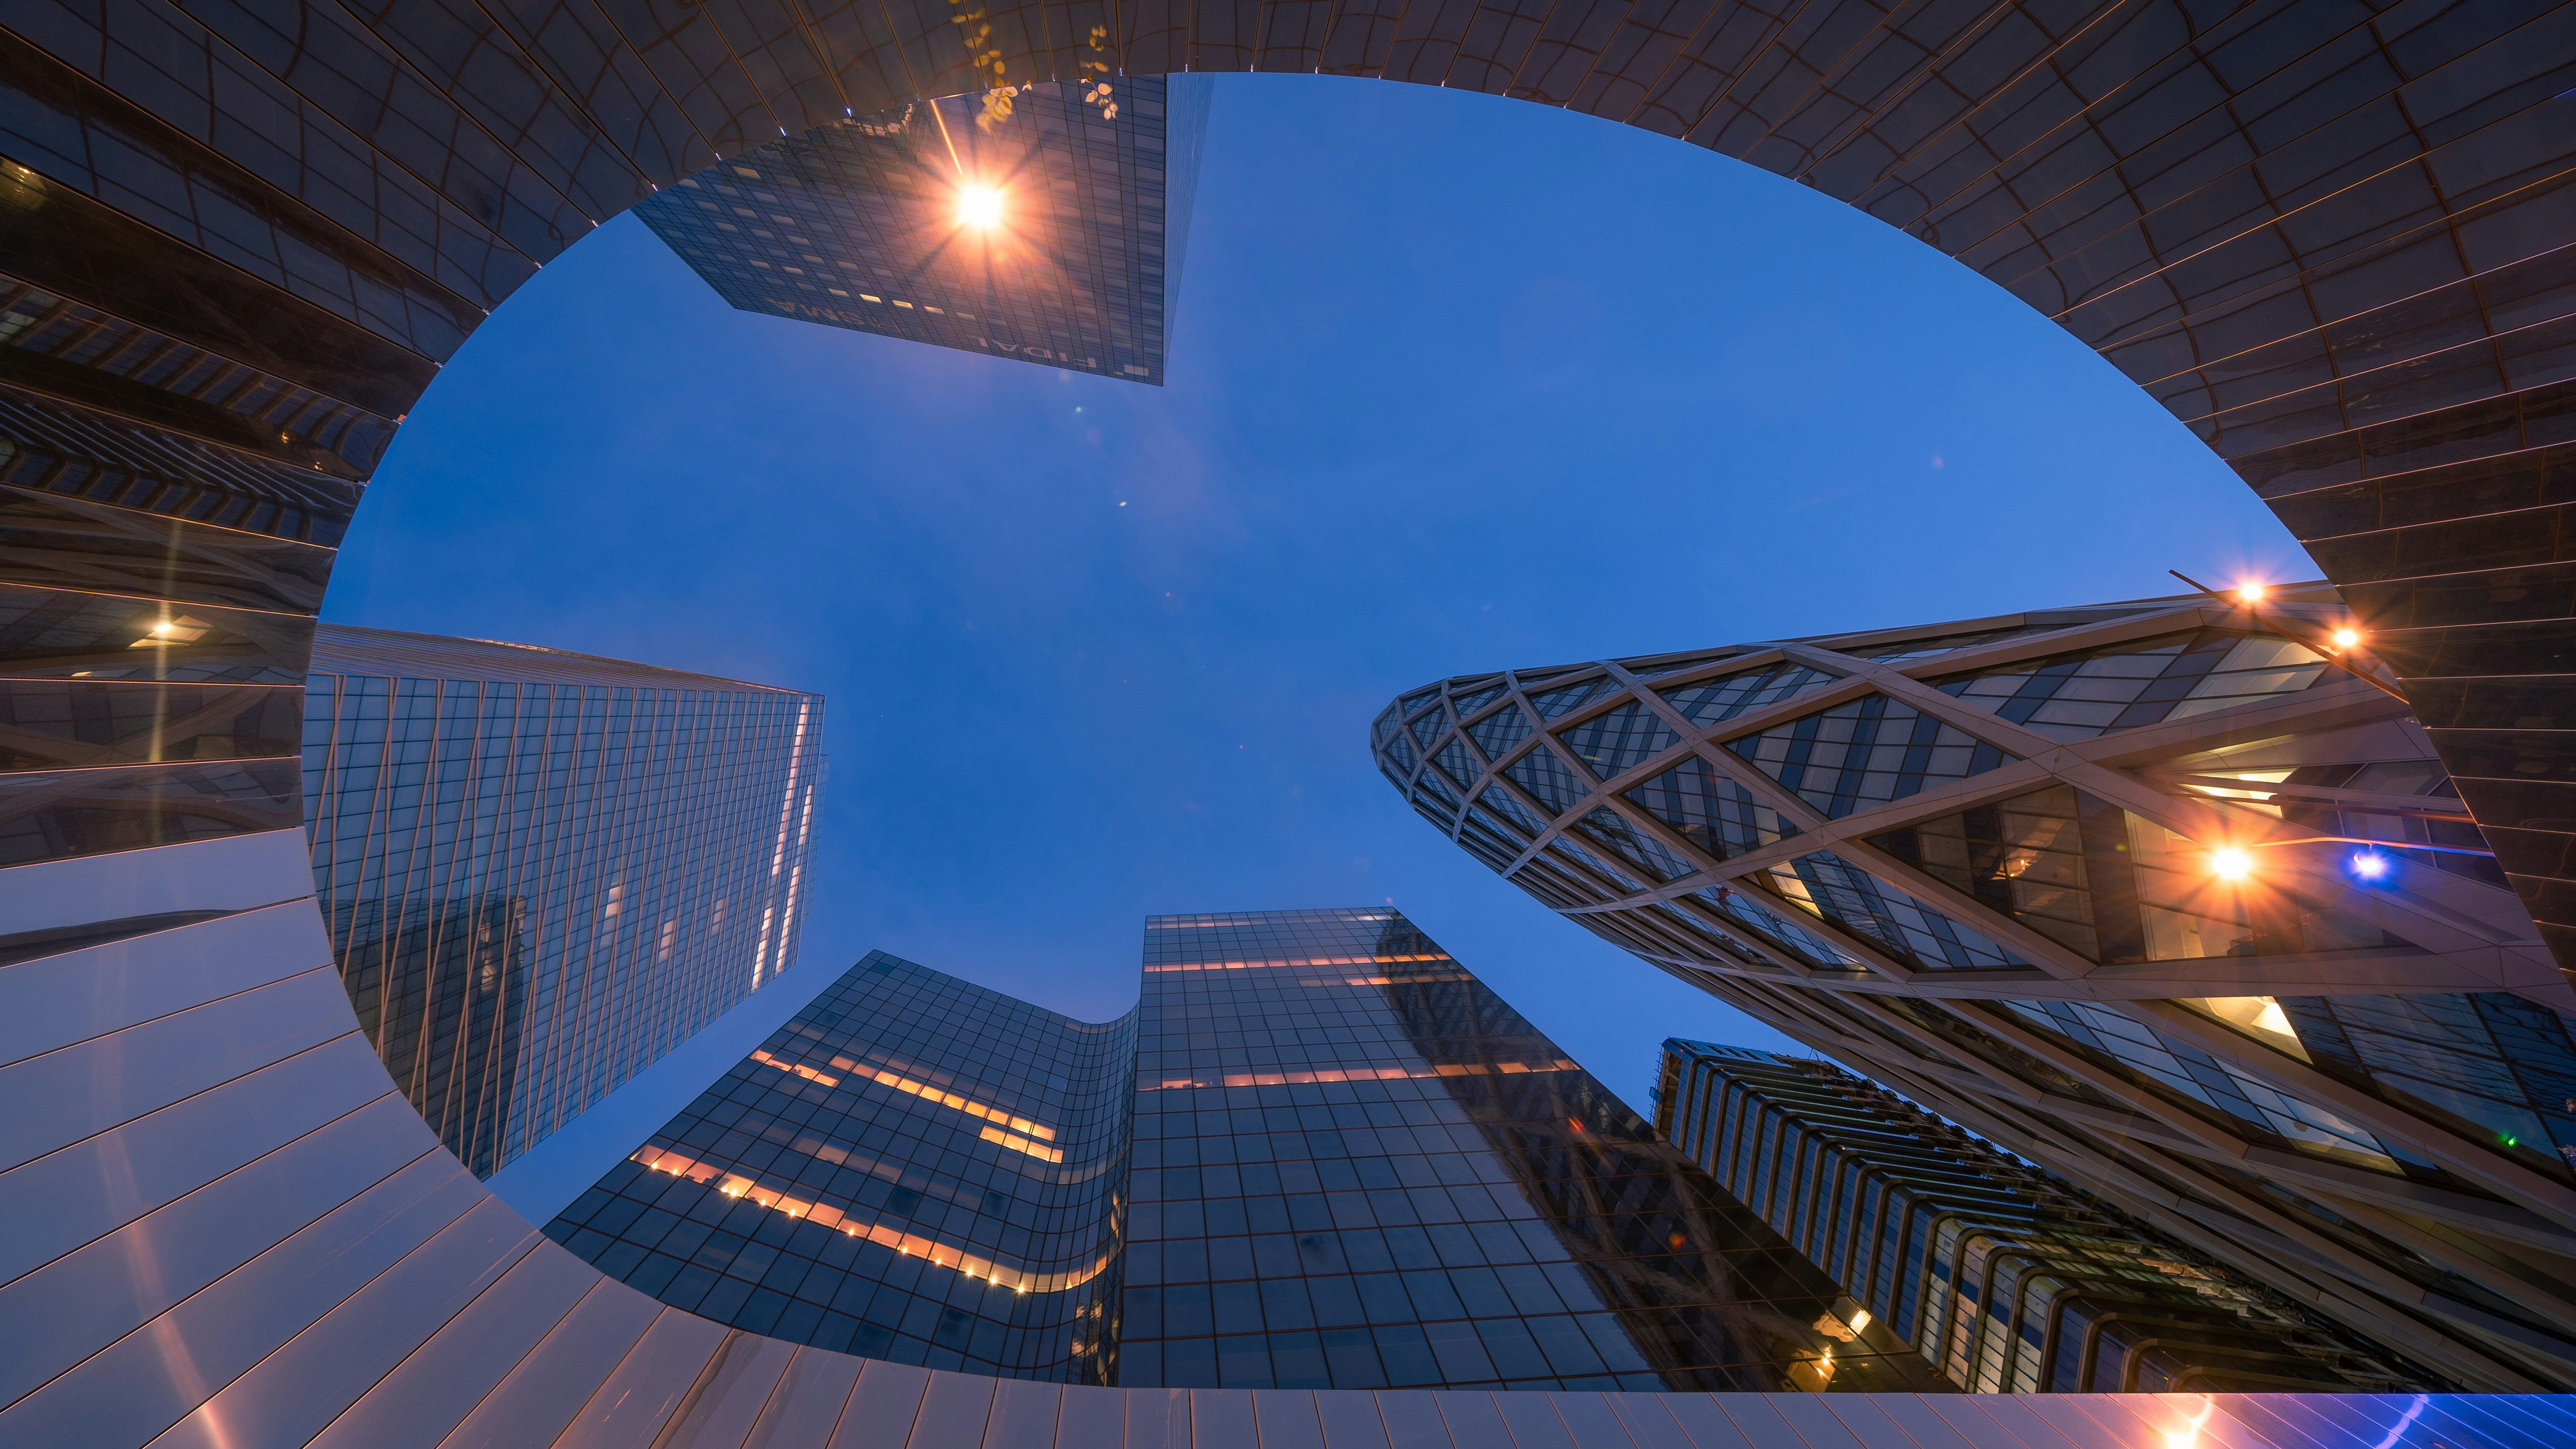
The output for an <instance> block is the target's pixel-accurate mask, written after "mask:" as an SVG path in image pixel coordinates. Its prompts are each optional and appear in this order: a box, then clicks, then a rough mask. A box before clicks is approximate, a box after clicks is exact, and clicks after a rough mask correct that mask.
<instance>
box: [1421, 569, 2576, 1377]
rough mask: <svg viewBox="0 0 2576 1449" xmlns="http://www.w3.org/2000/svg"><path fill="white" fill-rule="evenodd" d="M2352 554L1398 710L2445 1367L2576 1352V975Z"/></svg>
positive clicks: (2050, 1162) (1665, 911)
mask: <svg viewBox="0 0 2576 1449" xmlns="http://www.w3.org/2000/svg"><path fill="white" fill-rule="evenodd" d="M2348 622H2349V620H2348V616H2346V615H2345V613H2344V611H2343V609H2342V606H2341V605H2340V603H2339V602H2338V601H2337V600H2336V599H2335V597H2334V595H2333V593H2332V592H2331V591H2330V590H2328V589H2325V588H2323V587H2321V586H2320V587H2313V588H2301V589H2285V590H2276V591H2275V592H2274V593H2273V595H2272V596H2271V597H2270V598H2269V599H2267V600H2265V601H2263V602H2261V603H2260V604H2259V605H2247V604H2244V603H2242V602H2241V601H2238V600H2236V599H2234V598H2233V597H2230V598H2218V597H2215V596H2193V597H2189V598H2182V599H2166V600H2150V601H2144V602H2139V603H2131V604H2120V605H2105V606H2101V607H2096V608H2084V609H2068V610H2059V611H2054V612H2049V613H2034V614H2027V615H2016V616H2010V617H2002V618H1994V619H1986V620H1978V621H1972V622H1965V623H1958V624H1948V625H1939V626H1925V627H1922V628H1916V629H1910V630H1888V631H1882V632H1879V633H1874V634H1867V635H1854V636H1842V637H1835V638H1818V639H1806V640H1784V641H1775V642H1770V643H1756V644H1745V645H1738V646H1734V647H1731V648H1725V649H1714V650H1704V651H1699V652H1696V653H1690V654H1681V655H1671V656H1663V657H1656V658H1643V659H1628V660H1619V661H1613V662H1610V663H1606V664H1595V665H1584V666H1578V667H1574V668H1555V669H1544V670H1532V671H1528V672H1526V673H1511V674H1500V675H1482V676H1476V677H1472V678H1462V679H1457V680H1452V681H1449V682H1446V683H1444V684H1440V685H1435V686H1432V687H1429V688H1426V689H1422V690H1417V691H1415V692H1413V693H1410V694H1407V695H1406V696H1404V698H1403V699H1402V700H1400V701H1399V702H1398V703H1397V704H1396V705H1395V706H1393V707H1391V708H1390V709H1389V710H1388V711H1387V712H1386V714H1385V715H1384V716H1383V717H1381V718H1380V719H1379V720H1378V722H1377V725H1376V727H1375V731H1374V735H1373V743H1374V746H1375V750H1376V753H1377V757H1378V762H1379V765H1380V767H1381V768H1382V769H1383V770H1384V771H1385V772H1386V773H1387V775H1388V776H1389V777H1390V778H1391V779H1393V780H1394V781H1395V782H1396V783H1397V784H1398V786H1399V787H1400V788H1402V789H1403V790H1404V791H1405V793H1406V794H1407V796H1408V798H1410V799H1411V801H1412V802H1413V804H1414V807H1415V808H1416V809H1417V810H1418V811H1420V812H1421V813H1422V814H1423V815H1424V816H1425V817H1426V818H1428V819H1430V820H1431V821H1432V822H1433V823H1435V824H1436V825H1438V826H1439V827H1440V828H1441V829H1442V830H1443V831H1445V832H1448V833H1450V834H1451V835H1452V837H1453V838H1454V839H1456V840H1457V842H1458V843H1459V844H1460V845H1462V846H1464V847H1465V848H1466V849H1467V850H1469V851H1470V852H1472V853H1474V854H1475V855H1476V856H1477V857H1478V858H1479V859H1481V860H1483V861H1485V862H1486V863H1487V864H1488V865H1490V866H1492V867H1493V868H1494V869H1495V870H1497V871H1499V872H1501V873H1503V874H1505V875H1506V876H1508V877H1509V878H1510V879H1511V880H1512V881H1513V883H1514V884H1516V885H1519V886H1521V887H1522V888H1523V889H1524V890H1527V891H1528V892H1529V893H1530V894H1532V895H1535V896H1537V897H1538V898H1539V899H1541V900H1542V901H1544V902H1546V903H1547V904H1548V905H1550V906H1552V907H1554V908H1555V909H1557V910H1558V911H1560V912H1562V913H1564V914H1565V915H1566V916H1567V917H1568V918H1570V919H1572V920H1574V921H1576V922H1577V923H1579V924H1581V925H1583V926H1585V927H1587V928H1588V929H1590V930H1592V931H1594V932H1595V933H1596V934H1599V935H1601V936H1602V937H1604V938H1605V939H1607V940H1610V941H1612V942H1613V943H1615V944H1618V945H1620V946H1622V947H1625V948H1627V949H1628V950H1630V951H1633V952H1635V953H1636V954H1638V955H1640V956H1643V957H1644V958H1646V959H1647V960H1649V961H1651V962H1653V963H1655V964H1656V965H1658V966H1660V967H1662V968H1663V969H1665V970H1667V971H1669V972H1671V973H1673V974H1674V975H1676V976H1679V977H1681V978H1683V979H1684V980H1687V981H1690V982H1692V983H1694V984H1696V985H1699V986H1701V987H1703V988H1705V989H1706V990H1708V991H1710V992H1711V993H1713V994H1715V995H1717V996H1719V997H1720V998H1722V999H1724V1000H1726V1001H1728V1002H1731V1003H1733V1004H1735V1005H1737V1006H1740V1007H1742V1008H1743V1009H1745V1010H1746V1011H1749V1012H1751V1013H1753V1014H1754V1015H1755V1016H1757V1017H1758V1018H1760V1019H1762V1020H1763V1021H1766V1022H1768V1023H1770V1024H1772V1025H1774V1026H1777V1027H1778V1028H1779V1029H1780V1030H1782V1031H1784V1032H1786V1033H1788V1034H1789V1035H1791V1036H1792V1037H1795V1038H1797V1039H1798V1040H1800V1041H1802V1042H1805V1043H1806V1044H1808V1045H1810V1046H1812V1047H1814V1048H1816V1049H1817V1050H1819V1051H1822V1052H1825V1053H1828V1054H1830V1055H1832V1056H1835V1057H1837V1058H1840V1059H1841V1060H1843V1061H1845V1062H1847V1063H1850V1064H1851V1065H1853V1066H1855V1067H1857V1068H1860V1069H1862V1070H1865V1071H1866V1072H1867V1073H1869V1074H1870V1075H1871V1076H1873V1077H1876V1078H1878V1079H1880V1080H1882V1081H1885V1082H1887V1083H1889V1084H1890V1085H1891V1086H1894V1087H1896V1088H1898V1089H1899V1090H1901V1091H1903V1092H1904V1093H1905V1094H1906V1095H1907V1096H1908V1097H1910V1098H1912V1099H1914V1100H1918V1101H1921V1102H1924V1103H1927V1104H1929V1105H1932V1106H1934V1107H1937V1108H1938V1109H1939V1110H1940V1111H1941V1112H1942V1113H1943V1114H1944V1115H1946V1116H1948V1117H1950V1118H1952V1119H1953V1120H1955V1121H1958V1122H1960V1123H1963V1124H1965V1125H1966V1126H1967V1127H1969V1128H1970V1129H1972V1130H1974V1131H1975V1132H1977V1133H1978V1134H1980V1135H1982V1136H1984V1137H1987V1138H1989V1139H1991V1140H1993V1141H1995V1142H1997V1143H1999V1144H2001V1145H2002V1146H2004V1147H2006V1148H2008V1149H2010V1150H2011V1151H2013V1152H2015V1153H2018V1154H2021V1155H2022V1156H2024V1157H2027V1158H2029V1159H2031V1160H2033V1161H2035V1162H2038V1163H2040V1164H2042V1165H2044V1166H2045V1167H2047V1168H2049V1169H2050V1170H2051V1171H2054V1172H2057V1173H2061V1174H2063V1175H2065V1176H2067V1177H2069V1178H2071V1179H2073V1180H2075V1181H2078V1182H2080V1183H2082V1184H2084V1185H2085V1186H2086V1187H2087V1188H2088V1189H2091V1190H2093V1191H2095V1192H2097V1193H2099V1194H2101V1195H2102V1196H2103V1197H2105V1198H2106V1199H2108V1200H2110V1201H2112V1202H2113V1203H2116V1204H2117V1205H2119V1206H2120V1207H2122V1208H2124V1209H2126V1210H2128V1211H2131V1212H2134V1213H2137V1214H2139V1215H2141V1216H2142V1217H2144V1218H2146V1219H2147V1220H2149V1221H2151V1222H2152V1223H2154V1224H2155V1225H2156V1226H2157V1227H2158V1228H2160V1229H2161V1230H2163V1231H2165V1232H2168V1233H2172V1234H2174V1235H2175V1236H2177V1237H2178V1238H2180V1239H2182V1240H2183V1241H2185V1242H2187V1243H2189V1244H2191V1245H2192V1246H2194V1247H2195V1248H2198V1249H2199V1250H2201V1251H2203V1252H2207V1253H2209V1254H2211V1255H2213V1256H2215V1257H2217V1258H2219V1259H2221V1260H2223V1261H2225V1262H2227V1263H2229V1264H2230V1265H2231V1266H2233V1267H2235V1268H2237V1269H2239V1270H2241V1271H2244V1272H2246V1273H2248V1274H2250V1275H2251V1276H2253V1277H2254V1278H2256V1279H2257V1280H2258V1281H2261V1282H2263V1283H2265V1284H2266V1285H2267V1286H2269V1287H2272V1288H2274V1289H2277V1290H2279V1291H2282V1292H2284V1293H2287V1294H2288V1295H2289V1296H2290V1297H2292V1298H2294V1299H2296V1300H2298V1301H2300V1302H2303V1303H2306V1304H2309V1305H2311V1306H2313V1307H2315V1308H2317V1309H2318V1310H2319V1311H2321V1312H2324V1313H2325V1314H2327V1315H2328V1316H2330V1317H2331V1318H2333V1319H2335V1320H2336V1321H2337V1322H2339V1323H2341V1324H2343V1325H2345V1326H2346V1327H2348V1328H2350V1329H2353V1330H2355V1331H2359V1332H2361V1333H2364V1334H2366V1335H2368V1336H2369V1337H2370V1338H2371V1339H2372V1340H2374V1341H2375V1342H2378V1343H2380V1344H2383V1345H2385V1346H2386V1347H2387V1348H2388V1349H2389V1350H2390V1351H2392V1352H2395V1353H2397V1354H2401V1355H2403V1356H2405V1357H2407V1358H2409V1359H2411V1360H2413V1361H2415V1362H2419V1363H2422V1364H2425V1365H2427V1366H2428V1367H2429V1368H2431V1369H2432V1370H2433V1371H2434V1372H2435V1373H2438V1374H2441V1375H2445V1376H2449V1377H2453V1378H2457V1379H2459V1380H2461V1381H2463V1382H2467V1383H2473V1384H2480V1385H2484V1386H2490V1387H2500V1386H2505V1385H2513V1384H2520V1385H2535V1384H2547V1385H2551V1386H2558V1387H2564V1386H2568V1385H2576V1044H2571V1043H2576V996H2571V994H2570V991H2569V988H2568V986H2567V984H2566V980H2565V978H2564V977H2562V976H2561V975H2560V973H2559V972H2558V971H2557V970H2556V969H2555V967H2554V966H2553V964H2552V962H2551V960H2550V958H2549V955H2548V952H2547V951H2546V949H2545V948H2544V947H2543V945H2542V944H2541V942H2539V941H2538V940H2537V939H2535V937H2534V933H2533V929H2532V925H2531V917H2530V915H2529V914H2528V913H2527V912H2526V911H2525V910H2524V909H2523V907H2522V905H2521V904H2520V902H2519V901H2517V899H2516V898H2515V895H2514V893H2513V891H2512V890H2510V889H2509V888H2507V886H2506V884H2505V881H2504V877H2503V876H2502V875H2501V874H2500V873H2499V872H2498V871H2497V869H2496V866H2495V862H2494V860H2493V858H2492V857H2491V856H2490V855H2489V854H2487V853H2486V842H2485V841H2484V839H2483V838H2482V837H2481V835H2480V834H2479V832H2478V830H2477V828H2476V827H2475V826H2474V825H2473V824H2471V823H2470V821H2469V820H2468V818H2467V814H2466V812H2465V811H2464V810H2463V808H2462V806H2461V802H2460V798H2459V796H2458V794H2457V793H2456V792H2455V791H2454V790H2453V789H2452V787H2451V784H2450V781H2449V779H2448V777H2447V776H2446V774H2445V773H2444V771H2443V770H2442V767H2441V765H2440V763H2439V762H2438V761H2437V760H2436V759H2435V758H2434V756H2433V752H2432V749H2431V747H2430V745H2429V743H2428V742H2427V740H2426V737H2425V734H2424V731H2423V730H2422V729H2421V728H2420V727H2419V726H2418V725H2417V724H2416V722H2415V720H2414V718H2413V717H2412V716H2411V715H2410V714H2409V713H2408V712H2407V708H2406V706H2405V705H2404V704H2403V703H2402V702H2400V701H2399V700H2397V699H2396V698H2394V697H2392V696H2391V695H2389V694H2387V693H2384V692H2382V691H2381V690H2380V689H2379V688H2377V687H2375V684H2374V682H2372V681H2371V680H2370V679H2367V678H2364V677H2360V676H2357V675H2356V673H2355V672H2354V669H2355V667H2357V668H2358V669H2360V670H2362V671H2365V672H2369V671H2374V670H2375V669H2376V666H2375V665H2373V664H2371V663H2369V662H2368V661H2367V657H2366V656H2356V659H2357V660H2358V663H2357V664H2356V665H2355V667H2347V665H2346V663H2345V662H2344V661H2343V660H2342V659H2339V658H2338V657H2336V656H2337V653H2338V651H2339V650H2340V649H2341V648H2343V647H2344V646H2343V645H2339V644H2338V643H2337V642H2336V641H2335V639H2334V637H2333V635H2334V631H2335V630H2336V629H2338V628H2341V627H2343V626H2345V625H2346V624H2347V623H2348Z"/></svg>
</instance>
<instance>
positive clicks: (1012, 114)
mask: <svg viewBox="0 0 2576 1449" xmlns="http://www.w3.org/2000/svg"><path fill="white" fill-rule="evenodd" d="M1014 89H1015V90H1016V92H1017V93H1016V94H1015V95H1014V96H1012V97H1010V98H1009V104H1008V106H1007V108H1004V109H1002V111H1001V113H1000V114H998V115H997V114H995V113H994V112H995V108H994V107H992V106H991V105H989V104H983V103H979V102H978V101H977V100H976V99H975V98H973V97H954V98H951V99H948V100H940V101H914V102H911V103H909V104H907V105H905V106H903V107H901V108H900V109H897V110H891V111H885V112H881V113H878V114H875V115H871V116H868V117H866V118H864V119H850V120H844V121H840V122H837V123H830V124H826V125H822V126H818V127H816V128H815V129H814V130H812V131H809V132H807V133H806V134H804V135H802V136H791V137H788V138H786V139H783V140H779V141H773V142H771V143H769V144H768V145H766V146H762V147H760V148H759V149H758V150H755V151H750V152H746V153H744V154H743V155H740V156H736V157H733V158H732V159H730V160H728V161H725V162H724V163H722V164H720V165H716V166H711V167H709V168H707V169H706V170H705V171H702V172H700V173H699V174H697V175H696V176H693V177H691V178H689V179H688V180H686V181H683V182H681V183H680V184H679V185H677V186H673V187H670V188H667V189H665V190H663V191H661V192H658V193H656V194H655V195H654V196H653V197H652V198H651V199H650V200H648V201H646V202H645V203H644V204H643V205H641V206H638V207H637V208H635V214H636V215H637V216H639V217H641V218H642V219H643V221H644V224H645V225H647V226H649V227H651V228H653V231H654V234H655V235H657V236H659V237H661V238H662V240H664V241H665V242H668V243H669V244H670V246H671V249H672V250H673V251H675V252H677V253H679V255H680V259H681V260H683V261H685V262H687V263H688V264H689V266H690V268H691V269H692V270H694V271H696V272H697V274H698V275H699V276H700V277H701V278H704V279H705V281H706V282H707V284H708V285H709V286H711V287H713V288H715V289H716V292H717V294H718V295H720V296H722V297H723V298H724V299H725V301H727V302H728V303H731V304H732V305H733V306H735V307H737V308H739V309H741V310H743V311H746V312H765V313H768V314H770V315H772V316H777V317H794V318H799V319H801V320H804V321H809V322H821V323H825V324H827V325H830V326H834V327H846V328H849V329H850V330H852V331H857V332H873V333H877V334H880V335H883V336H889V337H901V338H905V339H908V340H910V341H914V342H926V343H929V344H931V345H933V346H937V347H954V348H958V349H960V350H963V351H968V352H980V353H985V354H988V355H991V356H998V357H1012V358H1018V359H1020V360H1022V361H1025V362H1037V363H1043V364H1045V365H1047V366H1050V367H1061V368H1066V369H1069V370H1075V371H1081V372H1090V373H1096V374H1098V375H1100V376H1102V377H1112V378H1118V379H1120V380H1122V381H1133V382H1144V383H1152V384H1155V385H1158V386H1159V385H1160V384H1161V383H1162V381H1163V351H1164V344H1165V342H1166V340H1167V337H1168V329H1169V324H1170V317H1171V310H1172V303H1173V302H1174V301H1175V300H1176V298H1177V294H1178V293H1179V290H1180V279H1181V264H1182V260H1183V257H1184V256H1185V254H1186V252H1187V250H1188V247H1189V223H1190V204H1191V201H1192V198H1193V195H1194V193H1195V191H1196V189H1197V183H1198V164H1199V155H1200V145H1201V142H1202V141H1203V140H1204V139H1205V135H1206V130H1207V82H1206V81H1205V80H1204V79H1202V78H1199V77H1194V76H1174V77H1172V78H1170V80H1169V81H1168V82H1167V81H1166V80H1165V78H1164V77H1162V76H1136V77H1119V78H1117V79H1116V80H1115V81H1111V80H1109V79H1106V78H1104V79H1101V80H1097V81H1091V82H1085V83H1079V84H1068V85H1058V84H1055V83H1053V82H1047V83H1042V84H1037V85H1029V86H1021V87H1015V88H1014ZM978 194H981V195H984V196H988V197H989V198H990V201H989V204H991V205H993V206H994V207H996V208H998V211H999V217H998V219H996V220H995V221H994V222H993V223H992V224H990V225H978V224H976V223H975V222H974V221H972V220H970V219H966V218H962V217H961V216H960V208H961V200H962V199H965V198H969V197H972V196H975V195H978Z"/></svg>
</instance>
